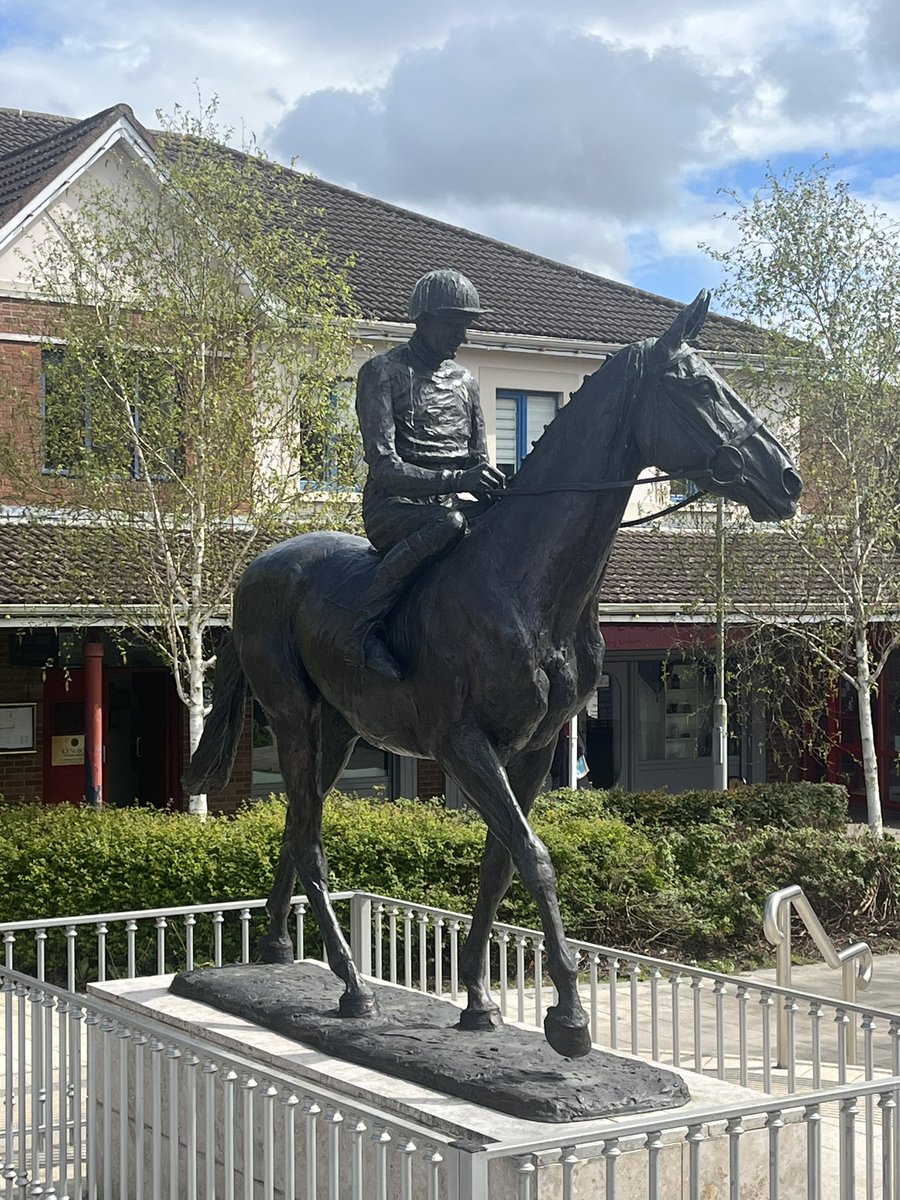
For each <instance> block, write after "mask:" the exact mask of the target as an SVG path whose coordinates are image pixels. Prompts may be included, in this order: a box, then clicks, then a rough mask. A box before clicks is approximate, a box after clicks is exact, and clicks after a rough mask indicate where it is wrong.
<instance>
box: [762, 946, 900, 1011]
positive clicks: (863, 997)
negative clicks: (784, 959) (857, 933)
mask: <svg viewBox="0 0 900 1200" xmlns="http://www.w3.org/2000/svg"><path fill="white" fill-rule="evenodd" d="M745 975H746V978H748V979H760V980H765V981H766V982H769V983H774V982H775V968H774V967H773V968H771V970H757V971H747V972H746V973H745ZM791 986H792V987H795V988H797V989H798V991H801V992H812V993H813V994H815V995H817V996H829V997H831V998H832V999H836V1000H840V999H841V998H842V992H841V972H840V971H835V970H833V969H832V968H831V967H829V966H827V965H826V964H825V963H811V964H809V965H807V966H801V967H798V966H795V967H793V968H792V970H791ZM856 1002H857V1004H864V1005H866V1006H869V1005H871V1006H872V1008H876V1009H879V1010H880V1011H881V1012H891V1013H893V1012H897V1013H900V954H876V955H875V956H874V965H873V968H872V981H871V983H870V984H869V986H868V987H867V988H866V989H865V990H863V989H862V988H860V990H859V991H858V992H857V997H856Z"/></svg>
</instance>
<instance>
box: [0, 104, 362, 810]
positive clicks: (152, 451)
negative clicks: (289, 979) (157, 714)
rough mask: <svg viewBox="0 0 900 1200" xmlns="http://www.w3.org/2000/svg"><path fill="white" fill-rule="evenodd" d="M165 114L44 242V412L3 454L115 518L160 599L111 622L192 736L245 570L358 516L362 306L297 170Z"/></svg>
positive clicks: (125, 550)
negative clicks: (166, 685)
mask: <svg viewBox="0 0 900 1200" xmlns="http://www.w3.org/2000/svg"><path fill="white" fill-rule="evenodd" d="M158 115H159V114H158ZM159 116H160V120H162V121H163V124H164V130H163V132H162V133H161V134H160V135H158V136H157V144H156V147H155V150H156V163H155V164H154V163H152V162H151V163H140V162H136V161H135V160H134V159H133V158H130V157H126V156H124V155H122V156H120V157H119V159H118V160H117V162H115V163H114V162H110V163H108V164H107V172H106V174H105V176H104V178H103V181H102V182H97V181H94V182H93V183H90V184H87V183H86V184H83V185H82V186H81V189H80V191H79V192H78V194H77V195H76V196H75V197H74V200H73V203H72V205H71V207H70V210H69V213H68V215H67V216H65V217H60V218H58V219H57V233H56V236H55V237H54V238H51V239H48V240H47V241H46V242H45V243H43V244H41V245H39V247H38V249H37V250H36V251H35V252H34V257H33V259H32V261H31V263H30V269H31V271H32V273H33V278H34V288H35V290H36V291H37V292H38V293H39V294H40V295H41V296H43V297H45V298H47V299H48V300H49V301H50V302H51V308H50V312H51V316H50V317H49V319H48V324H47V328H46V334H47V336H48V339H50V340H49V341H48V346H50V347H52V349H51V350H50V352H49V353H47V352H45V355H44V374H45V400H44V420H43V426H42V430H41V431H40V434H41V436H40V444H38V439H37V437H33V438H32V439H31V440H30V441H29V439H28V438H27V437H26V436H24V435H23V431H27V430H28V429H29V428H30V429H31V430H32V432H34V429H35V425H34V419H33V412H32V413H31V414H29V415H28V416H27V417H23V420H22V421H21V422H20V425H19V427H18V429H17V430H16V432H15V433H14V436H13V437H12V438H11V439H10V441H9V443H8V444H7V451H8V453H7V458H8V459H9V460H10V461H11V462H13V464H14V466H13V468H11V469H12V470H13V473H14V474H15V473H16V470H15V463H17V464H18V471H17V473H18V475H19V476H20V478H21V479H22V481H23V486H24V487H25V489H26V492H27V494H28V495H30V496H31V497H32V499H33V500H35V501H36V502H37V504H36V505H33V506H32V507H33V508H43V509H44V510H45V509H46V507H47V505H51V506H52V507H53V508H54V510H55V511H56V513H57V515H58V516H59V514H62V519H63V520H67V521H68V522H69V523H70V524H71V525H72V526H73V528H75V529H77V527H78V526H79V525H83V524H84V523H85V521H87V522H90V523H92V524H93V525H94V526H96V525H101V526H105V527H107V528H108V529H109V532H110V537H111V538H112V539H114V540H115V543H116V547H117V553H118V554H120V555H121V561H122V563H123V564H128V566H127V567H125V568H124V569H126V570H128V569H130V570H133V571H134V573H135V575H136V576H139V577H140V581H141V583H140V587H141V589H142V590H143V592H144V594H145V595H146V597H147V601H148V603H149V605H150V607H151V609H152V612H151V614H150V617H149V619H148V617H147V615H146V614H144V615H142V616H140V617H138V618H135V617H134V616H133V615H132V613H131V612H130V611H129V609H128V608H127V607H125V608H123V610H122V612H121V624H122V626H123V627H125V628H129V627H131V628H135V629H136V630H137V631H138V632H139V633H140V635H141V637H142V638H143V639H144V640H146V641H148V642H150V643H151V644H152V645H153V646H154V648H155V649H156V651H157V652H158V654H159V655H160V657H161V658H162V659H163V660H164V661H165V662H167V663H168V664H169V665H170V666H171V669H172V671H173V674H174V678H175V683H176V687H177V690H178V695H179V697H180V699H181V701H182V702H183V703H184V705H185V706H186V708H187V710H188V714H189V728H190V739H189V740H190V750H191V754H193V752H194V749H195V748H196V746H197V743H198V742H199V740H200V735H201V733H202V730H203V724H204V720H205V713H206V708H205V705H204V682H205V681H206V678H207V675H208V673H209V672H210V671H211V670H212V668H213V667H214V665H215V654H214V648H213V645H212V642H211V638H210V627H211V623H212V622H214V621H216V620H221V619H222V614H223V613H225V614H226V615H227V613H228V611H229V603H230V596H231V593H232V590H233V588H234V585H235V582H236V579H237V577H238V576H239V574H240V572H241V571H242V569H243V567H244V566H245V565H246V563H247V562H248V561H249V559H250V558H252V557H253V555H254V554H255V553H256V552H257V550H259V549H261V548H262V547H263V546H264V545H265V544H266V542H267V541H271V540H273V539H274V538H276V537H278V536H279V535H281V536H288V535H289V534H292V533H295V532H299V531H301V530H303V529H309V528H314V527H317V528H347V527H353V526H354V522H355V512H356V507H357V506H356V504H355V503H354V501H353V499H352V496H351V494H350V492H349V491H348V490H347V487H348V485H349V484H351V483H352V482H353V481H354V478H355V471H356V454H357V449H356V437H355V433H354V432H353V429H354V426H353V423H352V422H351V420H350V414H349V410H348V397H347V394H346V392H347V385H346V383H345V382H344V381H345V380H346V378H347V375H348V363H349V357H350V351H351V332H350V318H351V317H352V314H353V305H352V300H351V295H350V289H349V285H348V282H347V278H346V275H345V271H344V266H345V264H335V263H333V262H332V261H331V260H330V258H329V256H328V251H327V247H326V245H325V244H324V242H323V240H322V236H321V232H320V226H319V227H318V228H317V222H316V217H315V213H309V212H306V211H305V210H304V189H303V179H302V176H300V175H298V174H297V173H295V172H293V171H292V170H289V169H288V168H285V167H282V166H279V165H278V164H275V163H272V162H269V161H267V160H266V159H265V158H264V157H263V156H262V155H261V154H259V153H257V152H256V151H255V150H254V149H253V147H252V146H249V147H248V146H244V147H242V148H241V149H240V150H238V149H235V148H234V147H232V146H231V145H230V144H229V136H230V135H229V131H220V130H219V129H218V128H217V126H216V124H215V106H211V107H210V108H208V109H206V110H205V111H204V112H203V113H202V114H201V116H199V117H192V116H190V115H189V114H186V113H185V112H184V111H183V110H176V113H175V115H174V117H173V118H171V119H166V118H164V117H162V116H161V115H159ZM37 464H40V466H41V467H42V471H41V472H38V471H35V466H36V465H37ZM76 536H77V534H76ZM114 582H115V581H113V583H114ZM110 591H111V602H112V603H113V605H114V604H115V595H116V589H115V587H113V588H111V589H110ZM189 808H190V811H191V812H194V813H203V812H205V811H206V798H205V797H203V796H193V797H191V798H190V801H189Z"/></svg>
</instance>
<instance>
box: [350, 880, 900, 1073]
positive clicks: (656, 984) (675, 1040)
mask: <svg viewBox="0 0 900 1200" xmlns="http://www.w3.org/2000/svg"><path fill="white" fill-rule="evenodd" d="M350 906H351V913H352V919H351V933H352V939H351V941H352V946H353V951H354V956H355V958H356V961H357V963H359V964H360V965H361V969H362V970H363V971H364V973H366V974H369V975H371V976H372V977H374V978H376V979H382V980H385V981H387V982H390V983H399V984H401V985H403V986H406V987H414V988H416V989H417V990H421V991H432V992H436V993H438V994H444V995H446V996H447V997H448V998H449V999H451V1000H454V1001H456V1000H460V999H462V998H463V989H462V987H461V984H460V979H459V950H460V947H461V945H462V942H463V939H464V937H465V934H466V932H467V931H468V929H469V926H470V923H471V918H470V917H468V916H467V915H466V914H464V913H457V912H452V911H449V910H445V909H437V908H432V907H429V906H427V905H421V904H414V903H410V902H408V901H403V900H396V899H392V898H389V897H386V896H378V895H374V894H369V893H362V892H357V893H355V894H354V895H353V897H352V899H351V901H350ZM569 945H570V947H571V948H572V949H573V950H574V951H575V953H576V954H577V955H578V957H579V960H580V964H581V979H582V984H581V992H582V998H583V1001H584V1004H585V1007H586V1009H587V1011H588V1015H589V1019H590V1026H591V1037H592V1040H593V1041H595V1042H598V1043H600V1044H601V1045H604V1046H608V1047H609V1048H610V1049H613V1050H616V1049H619V1050H625V1051H626V1052H628V1053H631V1054H634V1055H640V1056H643V1057H649V1058H651V1059H653V1060H654V1061H656V1062H661V1063H665V1064H668V1065H672V1066H675V1067H681V1068H685V1069H687V1070H691V1071H695V1072H697V1073H700V1074H707V1075H712V1076H715V1077H717V1078H719V1079H722V1080H727V1081H731V1082H734V1083H738V1084H740V1085H741V1086H744V1087H752V1088H757V1089H759V1090H761V1091H764V1092H767V1093H773V1092H780V1091H787V1092H789V1093H793V1092H798V1091H802V1090H804V1089H809V1090H813V1089H818V1088H821V1087H824V1086H827V1085H828V1084H830V1083H836V1084H844V1083H847V1082H848V1081H850V1079H851V1077H858V1076H859V1075H862V1076H863V1077H864V1078H866V1079H873V1078H875V1076H876V1075H877V1074H878V1073H879V1072H880V1073H885V1074H898V1075H900V1013H894V1012H887V1011H883V1010H879V1009H875V1008H870V1007H867V1006H864V1005H861V1004H858V1003H856V1004H854V1003H849V1002H845V1001H842V1000H836V999H834V998H830V997H826V996H818V995H814V994H812V993H806V992H802V991H798V990H796V989H794V988H785V987H781V986H779V985H778V984H771V983H768V982H765V981H763V980H757V979H753V978H750V977H742V976H732V975H725V974H723V973H721V972H716V971H707V970H703V969H702V968H700V967H694V966H687V965H684V964H679V963H672V962H668V961H666V960H665V959H661V958H652V957H650V956H648V955H644V954H634V953H632V952H630V951H624V950H620V949H616V948H613V947H609V946H601V945H596V944H594V943H591V942H581V941H575V940H570V941H569ZM485 980H486V982H487V984H488V986H489V987H490V989H491V992H492V994H493V996H494V999H495V1000H496V1002H497V1005H498V1007H499V1009H500V1012H501V1015H502V1016H503V1017H504V1018H506V1019H510V1020H516V1021H519V1022H526V1023H528V1024H533V1025H535V1026H538V1027H539V1026H540V1025H541V1023H542V1021H543V1016H544V1013H545V1012H546V1009H547V1007H548V1006H549V1005H550V1004H552V1003H553V1000H554V998H553V989H552V986H549V985H548V983H547V981H546V979H545V976H544V943H543V935H542V933H541V932H540V931H538V930H534V929H526V928H522V927H519V926H514V925H505V924H502V923H499V922H498V923H496V924H495V925H494V928H493V932H492V936H491V943H490V948H489V955H488V962H487V963H486V964H485ZM780 1020H783V1022H784V1029H785V1046H786V1054H785V1060H784V1062H783V1066H779V1064H778V1056H777V1026H778V1024H779V1021H780ZM854 1026H858V1027H859V1029H860V1031H861V1034H862V1043H863V1053H862V1063H861V1064H860V1065H859V1066H858V1067H857V1066H856V1064H855V1062H854V1060H853V1057H852V1055H851V1037H850V1034H851V1030H852V1029H853V1028H854Z"/></svg>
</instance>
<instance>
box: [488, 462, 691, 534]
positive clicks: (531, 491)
mask: <svg viewBox="0 0 900 1200" xmlns="http://www.w3.org/2000/svg"><path fill="white" fill-rule="evenodd" d="M684 478H685V475H684V473H681V474H678V473H677V472H676V473H675V474H673V475H654V476H652V478H650V479H617V480H615V481H613V482H610V483H564V484H555V485H553V486H551V487H516V488H512V489H510V491H506V490H505V489H504V490H502V491H501V490H497V491H492V492H490V493H489V495H490V496H491V499H493V500H500V499H507V500H508V499H510V498H512V497H514V496H544V495H549V494H550V493H552V492H611V491H613V490H614V489H615V488H631V487H635V486H636V485H637V484H639V483H646V484H650V483H667V482H668V481H669V480H671V479H684ZM706 495H708V493H707V492H705V491H697V492H694V493H693V494H692V495H690V496H685V497H684V499H683V500H677V501H676V502H675V503H674V504H670V505H669V506H668V508H661V509H660V510H659V511H658V512H655V513H650V514H649V515H648V516H646V517H634V518H633V519H632V520H631V521H621V522H620V523H619V528H620V529H628V528H629V527H630V526H632V525H647V524H649V523H650V521H655V520H657V519H658V518H659V517H666V516H668V515H669V513H673V512H678V510H679V509H680V508H685V507H686V506H687V505H688V504H693V503H694V501H695V500H701V499H702V498H703V497H704V496H706Z"/></svg>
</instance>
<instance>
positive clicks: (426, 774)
mask: <svg viewBox="0 0 900 1200" xmlns="http://www.w3.org/2000/svg"><path fill="white" fill-rule="evenodd" d="M416 768H417V772H418V786H417V788H416V794H417V796H418V798H419V799H420V800H430V799H432V797H434V796H443V794H444V791H445V789H446V787H447V780H446V778H445V777H444V772H443V771H442V770H441V768H440V767H439V766H438V765H437V763H436V762H435V761H434V759H432V758H420V759H418V761H417V763H416Z"/></svg>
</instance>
